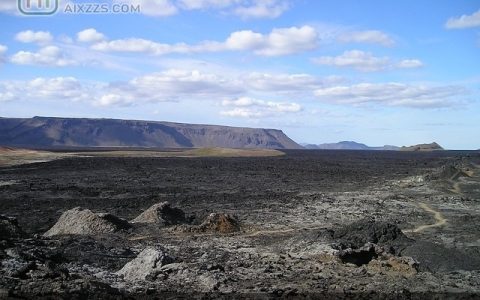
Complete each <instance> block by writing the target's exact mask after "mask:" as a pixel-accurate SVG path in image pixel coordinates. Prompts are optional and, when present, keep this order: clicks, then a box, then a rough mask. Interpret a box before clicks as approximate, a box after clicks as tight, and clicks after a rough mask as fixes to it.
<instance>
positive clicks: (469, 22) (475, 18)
mask: <svg viewBox="0 0 480 300" xmlns="http://www.w3.org/2000/svg"><path fill="white" fill-rule="evenodd" d="M478 26H480V9H479V10H478V11H476V12H474V13H473V14H471V15H462V16H460V17H454V18H450V19H448V21H447V22H446V23H445V28H447V29H463V28H471V27H478Z"/></svg>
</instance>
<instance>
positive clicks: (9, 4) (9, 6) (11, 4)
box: [0, 0, 18, 14]
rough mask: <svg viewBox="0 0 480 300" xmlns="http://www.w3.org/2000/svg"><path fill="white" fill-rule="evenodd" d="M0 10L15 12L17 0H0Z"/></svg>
mask: <svg viewBox="0 0 480 300" xmlns="http://www.w3.org/2000/svg"><path fill="white" fill-rule="evenodd" d="M0 12H5V13H9V14H17V13H18V9H17V1H5V0H3V1H1V2H0Z"/></svg>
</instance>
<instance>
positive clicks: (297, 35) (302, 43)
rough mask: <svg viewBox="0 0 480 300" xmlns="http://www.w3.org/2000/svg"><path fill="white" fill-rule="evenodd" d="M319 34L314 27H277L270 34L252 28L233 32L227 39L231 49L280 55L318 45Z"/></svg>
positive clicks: (227, 44)
mask: <svg viewBox="0 0 480 300" xmlns="http://www.w3.org/2000/svg"><path fill="white" fill-rule="evenodd" d="M317 42H318V34H317V32H316V31H315V29H314V28H313V27H310V26H302V27H290V28H275V29H273V30H272V32H271V33H270V34H268V35H263V34H260V33H256V32H253V31H250V30H246V31H237V32H234V33H232V34H231V35H230V36H229V37H228V39H227V40H226V41H225V46H226V48H227V49H230V50H251V51H253V53H255V54H257V55H264V56H278V55H288V54H293V53H299V52H304V51H308V50H312V49H315V48H316V47H317Z"/></svg>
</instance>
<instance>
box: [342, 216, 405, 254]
mask: <svg viewBox="0 0 480 300" xmlns="http://www.w3.org/2000/svg"><path fill="white" fill-rule="evenodd" d="M333 238H334V239H335V241H336V244H337V245H336V247H337V248H340V249H347V248H352V249H359V248H361V247H363V246H364V245H365V244H367V243H374V244H377V245H381V246H386V247H387V248H388V247H393V249H392V250H393V251H395V250H398V249H399V248H403V246H405V245H409V244H411V243H413V240H411V239H409V238H408V237H407V236H406V235H405V234H403V232H402V230H401V229H400V228H398V226H397V225H395V224H391V223H387V222H379V221H375V220H373V219H363V220H360V221H357V222H354V223H351V224H349V225H346V226H344V227H341V228H339V229H336V230H334V232H333Z"/></svg>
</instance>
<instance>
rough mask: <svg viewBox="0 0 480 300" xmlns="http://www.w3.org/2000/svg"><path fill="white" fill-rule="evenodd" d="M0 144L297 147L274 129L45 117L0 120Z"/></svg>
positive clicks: (31, 145)
mask: <svg viewBox="0 0 480 300" xmlns="http://www.w3.org/2000/svg"><path fill="white" fill-rule="evenodd" d="M0 145H3V146H15V147H26V148H49V147H155V148H206V147H222V148H265V149H301V148H302V147H301V146H300V145H298V144H297V143H295V142H294V141H293V140H292V139H290V138H289V137H288V136H287V135H285V133H283V132H282V131H281V130H277V129H264V128H246V127H229V126H218V125H201V124H182V123H171V122H157V121H137V120H118V119H76V118H49V117H34V118H26V119H21V118H0Z"/></svg>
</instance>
